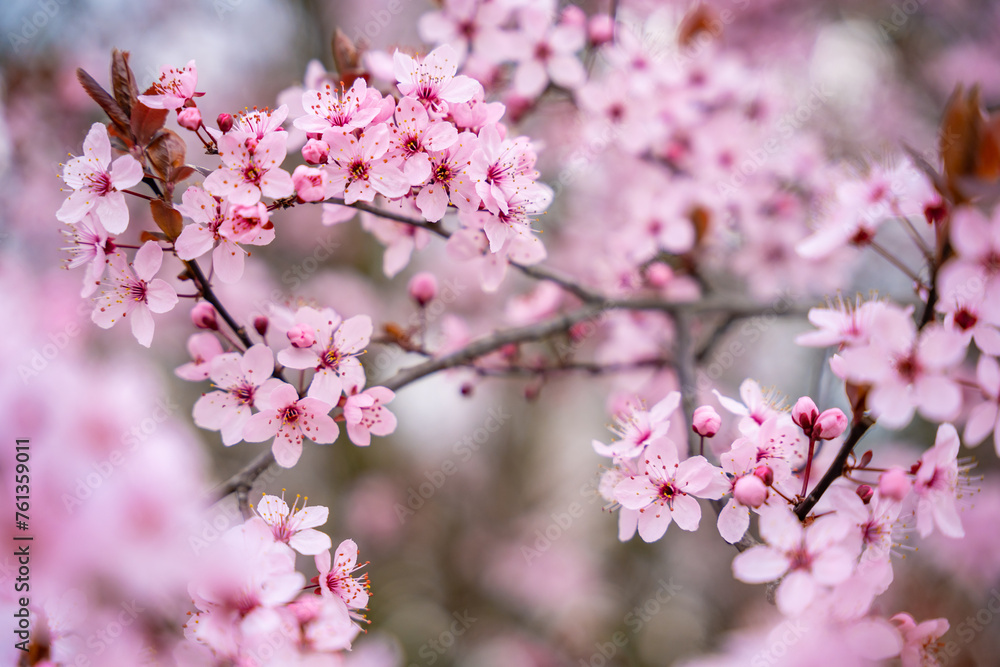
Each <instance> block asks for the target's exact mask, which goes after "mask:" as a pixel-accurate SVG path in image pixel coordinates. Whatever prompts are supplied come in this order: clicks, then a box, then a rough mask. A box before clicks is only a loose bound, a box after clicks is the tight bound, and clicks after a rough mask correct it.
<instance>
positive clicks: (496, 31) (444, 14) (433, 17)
mask: <svg viewBox="0 0 1000 667" xmlns="http://www.w3.org/2000/svg"><path fill="white" fill-rule="evenodd" d="M509 16H510V7H509V6H508V3H506V2H480V1H479V0H451V1H450V2H446V3H444V5H443V6H442V7H441V9H440V10H438V11H433V12H427V13H425V14H423V15H421V17H420V20H419V21H418V23H417V28H418V30H419V31H420V37H421V39H423V40H424V41H425V42H428V43H430V44H444V43H447V44H449V45H450V46H451V47H452V48H454V49H455V52H456V54H457V55H458V57H459V58H464V57H465V55H466V54H467V53H468V52H469V50H470V49H473V48H474V49H475V51H476V52H477V53H482V54H483V55H485V56H487V57H489V56H493V57H495V58H496V59H498V60H499V59H500V58H503V57H504V56H505V54H507V53H508V52H509V48H506V47H507V42H508V41H509V40H507V39H506V38H505V36H504V32H505V31H504V30H502V29H501V26H502V25H503V24H504V23H505V22H506V21H507V18H508V17H509Z"/></svg>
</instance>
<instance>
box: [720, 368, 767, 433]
mask: <svg viewBox="0 0 1000 667" xmlns="http://www.w3.org/2000/svg"><path fill="white" fill-rule="evenodd" d="M712 393H713V394H715V397H716V398H717V399H718V401H719V404H720V405H722V407H723V408H725V409H726V410H728V411H729V412H731V413H732V414H734V415H737V416H740V417H743V419H742V420H741V421H740V431H741V432H742V433H744V434H748V433H754V432H755V431H756V430H757V427H759V426H760V425H761V424H763V423H764V422H765V421H767V420H768V419H769V418H771V417H773V416H775V415H777V414H778V410H779V409H780V407H781V404H782V403H783V402H784V401H783V400H782V399H779V398H778V397H777V394H776V393H775V392H773V391H769V392H767V393H764V391H763V390H762V389H761V387H760V384H759V383H758V382H757V381H756V380H752V379H750V378H747V379H746V380H744V381H743V382H742V383H740V398H741V399H742V400H743V402H742V403H740V402H739V401H737V400H735V399H732V398H728V397H726V396H723V395H722V394H720V393H719V391H718V390H717V389H713V390H712Z"/></svg>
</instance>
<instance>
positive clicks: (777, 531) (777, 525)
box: [760, 507, 802, 551]
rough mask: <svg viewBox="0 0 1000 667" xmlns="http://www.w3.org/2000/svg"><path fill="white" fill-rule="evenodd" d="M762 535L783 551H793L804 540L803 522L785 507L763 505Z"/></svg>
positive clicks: (761, 518) (761, 514)
mask: <svg viewBox="0 0 1000 667" xmlns="http://www.w3.org/2000/svg"><path fill="white" fill-rule="evenodd" d="M760 536H761V538H763V540H764V541H765V542H767V543H768V544H770V545H772V546H774V547H775V548H777V549H780V550H781V551H792V550H793V549H795V548H797V547H798V546H799V545H800V544H801V542H802V524H801V523H799V520H798V518H797V517H796V516H795V515H794V514H793V513H792V512H791V511H790V510H789V509H787V508H785V507H774V508H771V507H768V508H767V509H766V510H765V509H764V508H763V507H762V508H761V512H760Z"/></svg>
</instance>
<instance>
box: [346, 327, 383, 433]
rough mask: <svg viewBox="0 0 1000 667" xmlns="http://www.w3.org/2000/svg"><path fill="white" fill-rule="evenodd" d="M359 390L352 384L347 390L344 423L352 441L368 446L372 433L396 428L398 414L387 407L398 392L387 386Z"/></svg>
mask: <svg viewBox="0 0 1000 667" xmlns="http://www.w3.org/2000/svg"><path fill="white" fill-rule="evenodd" d="M345 324H346V323H345ZM358 390H359V387H357V386H352V387H350V388H349V389H348V391H346V392H345V393H346V394H347V400H346V401H345V403H344V424H345V425H346V427H347V437H349V438H350V439H351V442H353V443H354V444H355V445H358V446H359V447H367V446H368V445H370V444H371V441H372V435H378V436H385V435H389V434H390V433H392V432H393V431H395V430H396V415H394V414H392V413H391V412H389V409H388V408H386V407H385V404H386V403H388V402H390V401H391V400H392V399H393V398H395V396H396V394H395V393H394V392H393V391H392V390H390V389H387V388H386V387H370V388H368V389H365V390H364V391H358Z"/></svg>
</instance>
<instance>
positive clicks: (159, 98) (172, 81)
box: [139, 60, 198, 109]
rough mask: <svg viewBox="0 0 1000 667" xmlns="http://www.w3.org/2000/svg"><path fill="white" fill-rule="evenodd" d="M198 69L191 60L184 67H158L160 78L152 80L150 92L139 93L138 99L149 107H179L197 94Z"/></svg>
mask: <svg viewBox="0 0 1000 667" xmlns="http://www.w3.org/2000/svg"><path fill="white" fill-rule="evenodd" d="M197 85H198V69H197V68H196V67H195V64H194V61H193V60H191V61H189V62H188V64H187V65H185V66H184V67H179V68H178V67H170V66H168V65H164V66H163V67H162V68H160V78H159V79H157V80H156V81H154V82H153V86H152V90H153V93H152V94H146V95H140V96H139V101H140V102H142V103H143V104H145V105H146V106H147V107H149V108H150V109H180V108H181V107H182V106H184V103H185V102H187V101H188V100H190V99H191V98H193V97H195V96H196V95H198V93H196V92H195V91H194V89H195V86H197Z"/></svg>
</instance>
